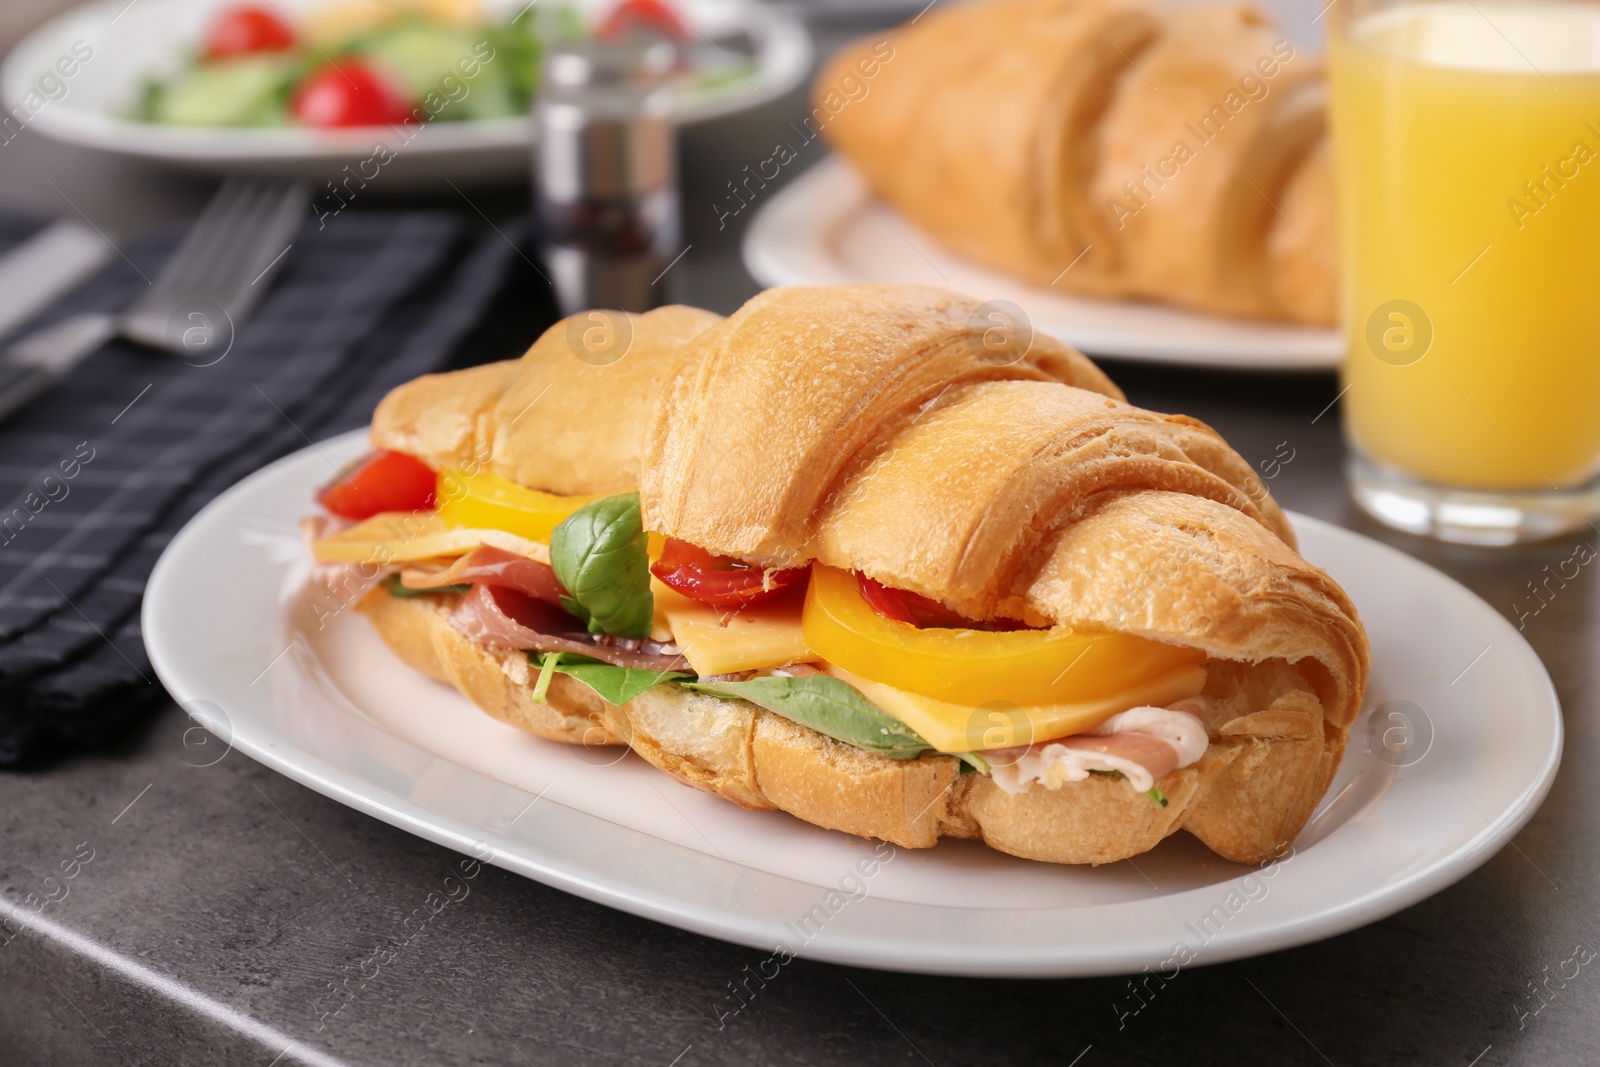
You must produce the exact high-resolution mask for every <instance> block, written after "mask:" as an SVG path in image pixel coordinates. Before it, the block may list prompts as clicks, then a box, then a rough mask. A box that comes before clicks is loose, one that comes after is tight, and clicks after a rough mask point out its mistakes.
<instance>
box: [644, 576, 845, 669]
mask: <svg viewBox="0 0 1600 1067" xmlns="http://www.w3.org/2000/svg"><path fill="white" fill-rule="evenodd" d="M650 592H651V593H652V594H653V595H654V597H655V607H656V627H655V631H654V632H653V633H652V635H651V636H655V634H656V633H663V632H664V631H665V632H670V634H671V640H672V641H673V643H674V644H676V645H677V646H678V647H679V648H680V649H682V650H683V655H684V658H685V659H687V660H688V661H689V666H690V667H692V668H694V672H695V673H696V674H700V675H707V674H732V673H733V672H735V671H757V670H761V669H763V668H767V667H782V666H785V665H787V664H790V663H798V662H804V661H807V660H812V659H815V658H816V657H815V656H813V655H812V654H811V650H810V649H809V648H807V647H806V639H805V635H804V634H802V633H801V630H800V600H799V599H798V598H796V597H786V598H784V600H783V601H782V602H780V603H777V604H758V605H755V606H754V607H748V608H745V609H743V610H742V611H739V612H737V613H732V612H727V611H723V610H720V609H718V608H714V607H711V606H710V605H709V604H702V603H700V602H699V601H698V600H691V599H689V598H688V597H686V596H684V595H683V594H681V593H677V592H674V591H673V590H672V589H669V588H667V586H665V585H663V584H662V583H661V582H660V581H657V580H656V579H654V578H652V579H651V580H650Z"/></svg>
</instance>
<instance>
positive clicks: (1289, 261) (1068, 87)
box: [810, 0, 1338, 325]
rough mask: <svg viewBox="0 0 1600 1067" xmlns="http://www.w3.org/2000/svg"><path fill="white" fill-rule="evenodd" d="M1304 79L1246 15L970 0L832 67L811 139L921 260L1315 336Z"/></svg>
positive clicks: (1229, 7) (1312, 123)
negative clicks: (910, 232)
mask: <svg viewBox="0 0 1600 1067" xmlns="http://www.w3.org/2000/svg"><path fill="white" fill-rule="evenodd" d="M1325 97H1326V89H1325V83H1324V72H1323V67H1322V64H1321V61H1320V60H1319V59H1318V58H1317V57H1314V56H1311V55H1307V54H1304V53H1302V52H1300V51H1299V50H1297V49H1295V48H1294V46H1293V45H1292V44H1290V43H1289V42H1288V41H1287V40H1286V39H1285V38H1284V37H1283V36H1282V34H1281V33H1280V31H1279V30H1278V28H1277V27H1276V26H1274V25H1273V24H1272V23H1271V22H1270V21H1269V20H1268V19H1267V18H1266V16H1265V15H1263V14H1262V13H1261V12H1260V11H1258V10H1257V9H1256V8H1254V7H1251V6H1248V5H1244V4H1221V5H1206V6H1195V7H1187V6H1185V7H1166V6H1162V5H1158V4H1155V3H1144V2H1141V0H988V2H984V3H975V4H967V5H960V6H953V7H944V8H939V9H936V10H933V11H929V12H927V13H926V14H925V15H924V16H921V17H919V18H918V19H914V20H913V21H912V23H911V24H909V25H906V26H903V27H901V28H900V29H898V30H895V31H892V32H890V33H889V34H888V35H887V37H886V38H885V37H883V36H879V37H874V38H868V39H865V40H862V41H859V42H856V43H855V44H854V45H849V46H846V47H845V48H844V49H842V50H841V51H840V52H839V53H838V54H837V55H836V56H835V57H834V58H833V59H832V60H831V61H830V62H829V63H828V64H827V65H826V66H825V67H824V68H823V70H822V72H821V73H820V74H819V76H818V78H817V82H816V86H815V90H814V108H813V111H812V116H811V120H810V122H811V125H812V126H813V127H815V128H816V129H819V130H820V131H821V132H822V133H823V135H824V136H825V137H826V138H827V139H828V141H829V142H831V144H832V145H833V147H834V148H835V149H836V150H837V151H838V152H839V153H840V154H841V155H843V156H844V157H845V158H846V159H848V160H849V161H850V162H851V163H852V164H853V165H854V167H855V168H856V169H857V170H858V171H859V172H860V173H861V175H862V176H863V177H864V178H865V179H866V182H867V184H868V186H870V188H871V190H872V191H873V192H874V193H876V194H877V195H878V196H880V197H881V198H882V199H884V200H885V201H887V202H888V203H889V204H891V205H893V206H894V207H895V208H897V209H898V210H899V211H900V212H901V213H902V214H904V215H905V216H906V217H907V218H908V219H910V220H911V221H912V222H913V223H915V224H916V225H917V226H918V227H920V228H921V229H922V230H923V231H924V232H926V233H927V234H929V235H931V236H932V237H933V238H935V239H936V240H938V241H939V242H940V243H942V244H944V245H946V246H947V247H949V248H950V249H951V250H952V251H955V252H957V253H959V254H961V255H963V256H966V257H968V258H970V259H973V260H976V261H977V262H980V263H983V264H986V265H988V266H990V267H994V268H995V269H997V270H1001V271H1004V272H1006V273H1009V274H1012V275H1015V276H1018V277H1020V278H1023V279H1025V280H1027V281H1029V282H1032V283H1034V284H1036V285H1041V286H1051V285H1054V286H1059V287H1061V288H1063V289H1066V290H1069V291H1072V292H1077V293H1083V294H1086V295H1090V296H1099V297H1114V298H1134V299H1147V300H1156V301H1165V302H1169V303H1173V304H1177V305H1181V306H1184V307H1188V308H1193V309H1195V310H1198V311H1203V312H1209V313H1213V314H1218V315H1225V316H1232V317H1237V318H1243V319H1258V320H1280V321H1286V322H1296V323H1306V324H1312V325H1331V324H1332V323H1333V322H1334V321H1335V317H1336V313H1337V305H1338V286H1337V282H1338V272H1337V270H1336V268H1335V267H1334V260H1333V247H1334V246H1333V232H1332V229H1333V218H1332V215H1333V200H1332V188H1331V175H1330V167H1329V154H1328V150H1327V134H1326V126H1327V119H1326V104H1325Z"/></svg>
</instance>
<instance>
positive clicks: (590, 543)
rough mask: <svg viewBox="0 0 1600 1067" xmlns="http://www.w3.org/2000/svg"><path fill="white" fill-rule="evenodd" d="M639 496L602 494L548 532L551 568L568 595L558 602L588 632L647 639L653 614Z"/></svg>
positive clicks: (648, 560) (635, 494)
mask: <svg viewBox="0 0 1600 1067" xmlns="http://www.w3.org/2000/svg"><path fill="white" fill-rule="evenodd" d="M645 545H646V542H645V534H644V524H643V521H642V520H641V519H640V517H639V494H638V493H622V494H619V495H617V496H608V497H603V498H601V499H599V500H596V501H594V502H593V503H591V504H585V505H584V506H583V507H581V508H579V509H578V510H577V511H574V512H573V513H572V514H571V515H568V516H567V517H566V518H565V519H563V520H562V522H561V524H560V525H559V526H557V527H556V528H555V530H554V532H553V533H552V534H551V536H550V566H551V567H553V568H554V569H555V572H556V577H557V578H558V579H560V581H561V584H562V585H563V586H565V587H566V588H567V591H568V592H569V593H571V594H572V595H571V596H570V597H566V598H563V600H562V606H563V607H565V608H566V609H567V610H568V611H570V612H572V613H573V614H574V615H576V616H577V617H578V618H580V619H584V620H586V621H587V622H588V624H589V632H590V633H592V634H602V633H604V634H615V635H616V636H618V637H647V636H649V634H650V621H651V616H652V614H653V612H654V608H655V604H654V598H653V597H652V596H651V595H650V557H649V555H648V553H647V552H646V548H645Z"/></svg>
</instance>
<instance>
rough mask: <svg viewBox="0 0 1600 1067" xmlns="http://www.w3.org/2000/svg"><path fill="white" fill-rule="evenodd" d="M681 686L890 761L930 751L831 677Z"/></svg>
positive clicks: (851, 688) (772, 677)
mask: <svg viewBox="0 0 1600 1067" xmlns="http://www.w3.org/2000/svg"><path fill="white" fill-rule="evenodd" d="M680 684H682V685H683V687H684V688H685V689H695V690H698V691H700V692H702V693H711V694H713V695H714V696H720V697H737V698H738V699H740V700H748V701H749V702H750V703H752V704H755V705H758V706H759V707H763V708H766V709H767V710H768V711H771V712H775V713H777V714H779V715H782V716H783V717H784V718H786V719H792V720H793V721H795V722H797V723H799V724H800V725H801V726H809V727H811V729H813V730H815V731H817V733H819V734H826V735H827V736H829V737H831V738H833V739H834V740H835V741H843V742H844V743H845V744H847V745H854V746H856V747H857V748H863V749H866V750H867V751H868V752H871V753H874V754H875V755H879V756H887V757H889V758H890V759H916V758H917V757H918V756H920V755H922V754H923V753H924V752H928V751H930V750H931V749H932V746H931V745H929V744H928V742H926V741H924V740H923V739H922V738H921V737H919V736H918V735H917V733H916V731H914V730H912V729H911V727H909V726H907V725H906V724H905V723H903V722H901V721H900V720H899V719H897V718H895V717H894V716H893V715H890V714H888V713H887V712H885V711H884V710H883V709H882V708H880V707H878V706H877V705H876V704H874V703H873V702H872V701H870V700H868V699H867V698H866V697H864V696H862V695H861V693H860V692H859V691H858V690H857V689H856V688H855V687H854V686H852V685H850V684H848V683H846V682H842V681H840V680H839V679H837V678H835V677H833V676H832V675H828V674H813V675H810V676H809V677H806V678H786V677H783V676H781V675H768V676H766V677H760V678H751V679H749V680H748V681H743V682H683V683H680Z"/></svg>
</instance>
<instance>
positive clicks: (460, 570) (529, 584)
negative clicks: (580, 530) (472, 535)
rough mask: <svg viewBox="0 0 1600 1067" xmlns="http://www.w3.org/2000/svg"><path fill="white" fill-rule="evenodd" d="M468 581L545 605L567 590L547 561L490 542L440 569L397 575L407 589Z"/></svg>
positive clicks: (558, 602)
mask: <svg viewBox="0 0 1600 1067" xmlns="http://www.w3.org/2000/svg"><path fill="white" fill-rule="evenodd" d="M469 582H470V583H472V584H475V585H476V584H479V583H485V584H489V585H496V586H501V587H504V588H507V589H515V590H516V591H517V592H519V593H523V594H525V595H527V596H530V597H532V598H533V599H535V600H542V601H544V602H545V603H547V604H560V603H561V598H562V597H563V596H565V595H566V592H567V591H566V590H565V589H563V588H561V582H560V581H558V580H557V578H556V572H555V571H554V570H552V569H551V567H550V564H548V563H540V562H539V561H538V560H536V559H529V558H528V557H527V556H519V555H517V554H516V553H515V552H507V551H506V550H505V549H503V548H495V547H494V546H493V545H479V546H478V547H477V548H474V549H473V550H472V551H471V552H468V553H467V554H466V555H464V556H462V557H460V558H459V559H457V560H455V561H454V562H452V563H451V564H450V566H448V567H446V568H445V569H444V570H442V571H431V572H430V571H423V570H418V569H415V568H407V569H406V570H405V571H403V572H401V574H400V584H402V585H404V586H405V587H406V588H407V589H437V588H439V587H440V586H446V585H463V584H466V583H469Z"/></svg>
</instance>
